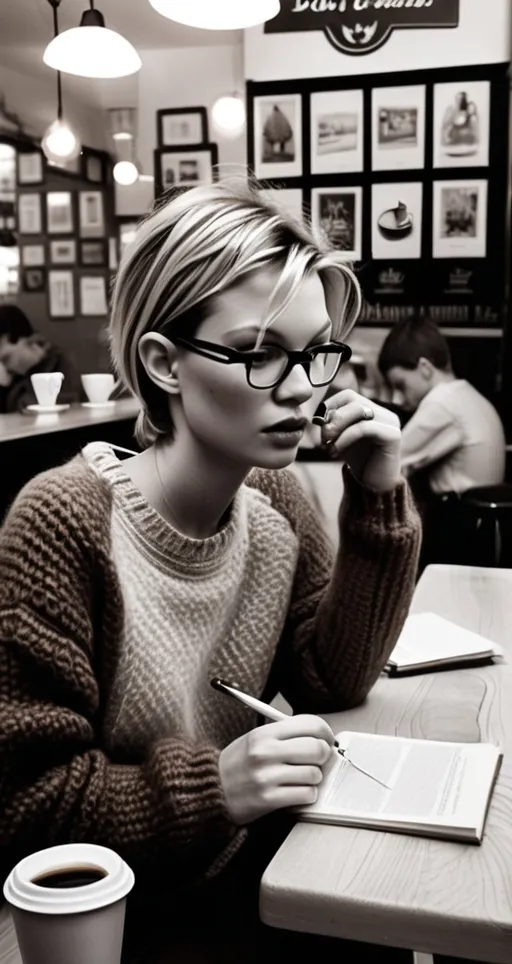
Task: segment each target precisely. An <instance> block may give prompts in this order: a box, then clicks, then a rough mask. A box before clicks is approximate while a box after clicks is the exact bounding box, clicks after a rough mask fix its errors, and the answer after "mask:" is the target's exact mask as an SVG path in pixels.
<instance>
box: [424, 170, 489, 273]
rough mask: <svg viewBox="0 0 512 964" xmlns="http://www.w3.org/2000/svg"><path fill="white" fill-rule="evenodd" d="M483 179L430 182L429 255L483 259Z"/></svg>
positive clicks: (485, 200)
mask: <svg viewBox="0 0 512 964" xmlns="http://www.w3.org/2000/svg"><path fill="white" fill-rule="evenodd" d="M486 251H487V181H485V180H483V179H475V180H460V181H459V180H457V181H455V180H453V181H434V218H433V237H432V256H433V257H434V258H485V255H486Z"/></svg>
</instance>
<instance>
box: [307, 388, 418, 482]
mask: <svg viewBox="0 0 512 964" xmlns="http://www.w3.org/2000/svg"><path fill="white" fill-rule="evenodd" d="M325 405H326V408H327V421H326V422H325V423H324V424H323V425H322V442H323V444H324V445H327V446H328V449H329V451H330V452H331V453H332V456H333V458H340V459H343V461H344V462H346V463H347V465H348V466H349V467H350V469H351V471H352V473H353V474H354V475H355V477H356V479H358V481H359V482H360V483H361V484H362V485H366V486H368V487H369V488H370V489H374V490H375V491H376V492H389V491H390V490H391V489H394V488H395V486H396V485H397V484H398V483H399V482H400V481H401V479H402V475H401V471H400V440H401V431H400V421H399V419H398V416H397V415H395V413H394V412H390V411H389V410H388V409H387V408H382V407H381V406H380V405H377V404H376V403H375V402H370V401H368V399H367V398H365V396H364V395H359V394H358V393H357V392H354V391H352V390H351V389H345V390H344V391H342V392H338V393H337V394H336V395H332V396H331V397H330V398H328V399H327V401H326V402H325Z"/></svg>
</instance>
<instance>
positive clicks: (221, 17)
mask: <svg viewBox="0 0 512 964" xmlns="http://www.w3.org/2000/svg"><path fill="white" fill-rule="evenodd" d="M149 2H150V4H151V6H152V7H153V9H154V10H156V11H157V13H161V14H162V16H163V17H168V18H169V20H175V21H176V23H183V24H185V25H186V26H187V27H200V28H202V29H203V30H242V29H243V28H244V27H254V26H256V24H258V23H265V21H266V20H271V19H272V17H275V16H276V14H278V13H279V10H280V3H279V0H149Z"/></svg>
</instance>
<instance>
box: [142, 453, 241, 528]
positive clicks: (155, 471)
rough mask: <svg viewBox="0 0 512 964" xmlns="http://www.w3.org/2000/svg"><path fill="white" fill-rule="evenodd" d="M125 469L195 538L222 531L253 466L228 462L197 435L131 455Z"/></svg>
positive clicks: (159, 508) (162, 510)
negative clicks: (233, 502) (234, 500)
mask: <svg viewBox="0 0 512 964" xmlns="http://www.w3.org/2000/svg"><path fill="white" fill-rule="evenodd" d="M123 468H124V469H125V471H126V473H127V475H128V476H129V477H130V479H131V480H132V482H133V484H134V485H135V486H136V487H137V488H138V489H139V490H140V492H141V493H142V495H143V496H144V498H145V499H147V501H148V502H149V503H150V505H152V506H153V508H154V509H156V510H157V512H159V513H160V515H162V516H163V517H164V518H165V519H167V521H168V522H170V523H171V525H172V526H173V527H174V528H175V529H177V530H178V532H181V533H182V535H186V536H189V537H190V538H192V539H206V538H208V537H209V536H212V535H214V534H215V533H216V532H217V531H218V530H219V528H220V526H221V525H222V521H223V517H224V516H225V514H226V512H227V510H228V508H229V506H230V505H231V503H232V501H233V499H234V497H235V495H236V493H237V491H238V489H239V488H240V486H241V485H242V483H243V481H244V479H245V478H246V476H247V474H248V470H247V468H244V467H243V466H241V465H239V464H234V463H233V464H230V465H226V462H225V460H224V459H221V458H220V457H219V455H218V453H215V455H214V453H213V452H211V451H209V450H208V449H206V448H205V446H204V445H198V444H197V443H196V442H195V440H194V439H193V438H191V437H187V438H186V439H184V440H183V441H180V439H179V438H178V439H176V440H174V441H171V440H167V439H165V440H162V441H159V442H157V443H155V444H154V445H152V446H151V447H150V448H148V449H145V451H144V452H141V453H140V454H139V455H135V456H134V457H133V458H131V459H127V460H126V461H125V462H124V463H123Z"/></svg>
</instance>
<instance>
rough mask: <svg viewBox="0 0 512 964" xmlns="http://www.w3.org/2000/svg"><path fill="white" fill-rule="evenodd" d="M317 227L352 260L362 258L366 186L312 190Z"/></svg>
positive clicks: (314, 221)
mask: <svg viewBox="0 0 512 964" xmlns="http://www.w3.org/2000/svg"><path fill="white" fill-rule="evenodd" d="M311 220H312V224H313V227H314V228H315V229H316V230H317V231H320V232H321V233H322V234H324V235H325V236H326V237H327V239H328V240H329V243H330V244H332V246H333V247H335V248H337V249H338V250H339V251H343V253H344V254H346V256H347V258H350V259H351V260H352V261H360V260H361V258H362V220H363V189H362V187H325V188H324V187H322V188H313V190H312V191H311Z"/></svg>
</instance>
